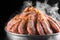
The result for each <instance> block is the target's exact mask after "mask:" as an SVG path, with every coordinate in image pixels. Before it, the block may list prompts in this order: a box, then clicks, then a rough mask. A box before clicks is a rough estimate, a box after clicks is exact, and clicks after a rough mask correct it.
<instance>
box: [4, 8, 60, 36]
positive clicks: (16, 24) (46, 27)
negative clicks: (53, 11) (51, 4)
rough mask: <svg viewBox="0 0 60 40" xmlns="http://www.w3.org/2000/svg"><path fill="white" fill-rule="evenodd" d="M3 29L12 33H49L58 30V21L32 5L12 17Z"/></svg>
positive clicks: (59, 25)
mask: <svg viewBox="0 0 60 40" xmlns="http://www.w3.org/2000/svg"><path fill="white" fill-rule="evenodd" d="M5 29H6V30H7V31H9V32H12V33H17V34H29V35H49V34H53V33H58V32H60V23H59V21H57V20H55V19H54V18H52V17H51V16H49V15H47V14H45V13H43V12H42V11H41V10H38V9H36V8H34V7H27V8H25V9H24V10H23V12H22V13H20V14H17V15H16V16H15V17H13V18H12V19H11V20H10V21H9V22H8V23H7V25H6V27H5Z"/></svg>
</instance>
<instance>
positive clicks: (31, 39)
mask: <svg viewBox="0 0 60 40" xmlns="http://www.w3.org/2000/svg"><path fill="white" fill-rule="evenodd" d="M5 31H6V30H5ZM6 34H7V37H8V40H60V33H55V34H52V35H42V36H40V35H33V36H32V35H27V34H15V33H11V32H8V31H6Z"/></svg>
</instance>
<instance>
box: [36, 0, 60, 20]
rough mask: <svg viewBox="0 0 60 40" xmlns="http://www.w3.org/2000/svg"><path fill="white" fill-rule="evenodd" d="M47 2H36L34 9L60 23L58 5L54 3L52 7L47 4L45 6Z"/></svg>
mask: <svg viewBox="0 0 60 40" xmlns="http://www.w3.org/2000/svg"><path fill="white" fill-rule="evenodd" d="M47 1H48V0H45V2H44V3H41V2H39V1H36V8H37V9H39V10H42V11H43V12H44V13H47V14H48V15H50V16H52V17H53V18H55V19H57V20H58V21H60V15H59V13H58V9H59V8H58V3H56V4H55V5H53V6H50V5H49V4H47Z"/></svg>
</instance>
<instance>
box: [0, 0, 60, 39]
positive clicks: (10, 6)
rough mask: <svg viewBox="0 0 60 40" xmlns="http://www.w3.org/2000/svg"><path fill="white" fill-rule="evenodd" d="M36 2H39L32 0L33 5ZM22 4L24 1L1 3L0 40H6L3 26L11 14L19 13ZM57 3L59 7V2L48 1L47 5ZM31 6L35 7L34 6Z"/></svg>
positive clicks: (12, 0)
mask: <svg viewBox="0 0 60 40" xmlns="http://www.w3.org/2000/svg"><path fill="white" fill-rule="evenodd" d="M36 1H39V0H33V3H35V2H36ZM40 1H41V2H44V0H40ZM23 2H24V0H8V1H6V2H5V3H3V2H2V3H3V4H2V5H3V6H2V9H1V12H0V38H1V40H4V39H5V38H6V33H5V31H4V27H5V24H6V23H7V21H8V20H9V18H10V16H11V15H12V14H13V13H15V14H17V12H16V11H18V12H19V11H20V10H21V8H22V6H23ZM57 2H59V5H60V1H59V0H49V1H48V4H49V5H51V6H52V5H54V4H55V3H57ZM59 5H58V6H59ZM33 6H35V4H34V5H33ZM59 8H60V6H59ZM59 10H60V9H59ZM59 13H60V12H59Z"/></svg>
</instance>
